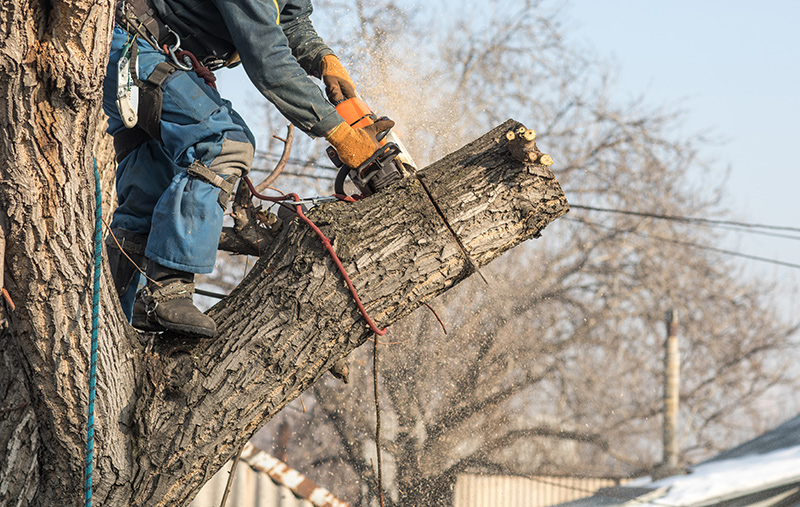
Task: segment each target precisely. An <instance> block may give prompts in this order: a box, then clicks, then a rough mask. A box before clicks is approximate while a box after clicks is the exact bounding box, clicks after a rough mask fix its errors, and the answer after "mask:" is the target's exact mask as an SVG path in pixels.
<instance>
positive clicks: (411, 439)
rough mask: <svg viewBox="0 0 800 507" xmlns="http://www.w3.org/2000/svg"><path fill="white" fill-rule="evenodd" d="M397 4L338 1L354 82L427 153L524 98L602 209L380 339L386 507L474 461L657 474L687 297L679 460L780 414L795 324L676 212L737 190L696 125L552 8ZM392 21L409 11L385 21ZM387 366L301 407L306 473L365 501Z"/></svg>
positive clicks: (358, 367) (716, 207)
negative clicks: (583, 45)
mask: <svg viewBox="0 0 800 507" xmlns="http://www.w3.org/2000/svg"><path fill="white" fill-rule="evenodd" d="M319 3H320V4H321V5H322V4H325V5H337V4H336V3H335V2H319ZM399 4H400V2H392V1H387V2H382V3H381V2H378V3H367V2H360V1H359V2H355V8H354V9H353V10H352V11H351V13H350V15H351V16H353V19H350V18H347V17H346V16H344V15H343V14H342V12H344V10H342V11H340V12H339V16H340V17H339V18H338V20H337V21H338V23H340V26H353V27H359V28H358V31H357V32H356V33H355V35H357V37H354V38H352V39H351V38H346V37H345V39H344V40H342V41H340V42H338V43H337V46H338V47H344V48H353V51H352V53H348V54H345V55H343V58H344V59H345V60H346V61H348V60H349V61H351V62H352V64H353V67H352V68H353V72H354V74H356V76H357V78H356V82H357V83H358V84H359V85H360V86H361V87H362V89H363V90H364V94H365V96H368V97H369V100H370V101H371V103H374V104H376V109H378V108H379V107H380V108H382V109H381V111H382V112H383V111H385V112H387V113H389V114H390V115H391V116H393V118H395V119H396V120H397V121H398V128H399V129H401V130H404V132H403V134H404V136H403V137H404V141H406V143H407V144H408V145H409V146H410V147H411V149H412V153H413V154H414V155H415V156H417V157H419V158H421V159H423V160H424V159H425V158H427V157H436V156H437V155H438V153H439V150H446V149H448V146H449V145H451V144H454V143H457V142H458V140H459V139H463V138H464V136H465V135H466V132H468V131H469V130H470V129H474V128H475V127H476V126H477V125H488V124H491V123H492V122H493V121H495V120H496V119H497V117H498V115H499V116H502V114H503V113H504V112H506V111H509V110H513V111H523V112H524V113H525V114H527V115H530V117H531V118H534V119H535V122H534V123H535V124H537V125H541V126H542V127H543V128H540V129H538V134H539V137H538V138H537V139H539V138H541V139H545V140H546V141H543V142H546V143H547V146H548V148H549V149H550V148H552V149H551V150H550V151H551V153H552V154H553V157H554V158H555V160H556V164H555V165H554V168H555V170H556V172H557V174H558V175H559V177H560V179H562V180H563V182H564V185H565V188H566V189H567V193H568V195H569V196H570V197H571V199H572V202H573V203H578V204H582V205H584V207H581V208H577V209H574V211H573V213H571V215H570V217H568V218H567V219H566V220H562V221H559V223H557V224H556V225H554V227H553V229H554V230H556V231H557V234H558V238H559V240H558V241H556V242H551V243H549V244H548V245H547V248H542V249H536V250H532V249H529V248H526V247H524V246H522V247H520V248H519V249H518V250H517V251H515V252H514V254H513V255H512V256H511V257H509V258H508V259H507V260H505V261H502V262H500V263H498V264H497V265H493V266H492V267H491V268H490V269H487V270H486V273H485V274H486V275H487V278H488V279H489V286H488V287H484V286H483V284H482V283H481V282H480V281H478V280H471V281H470V283H469V284H466V285H465V286H462V287H461V288H460V289H459V290H458V291H456V292H455V293H451V294H450V295H448V296H447V297H446V298H444V300H443V301H441V302H440V303H439V304H437V305H436V306H437V307H438V310H439V313H440V315H441V317H442V318H443V320H444V321H445V323H446V324H447V327H448V328H449V331H450V334H448V335H447V336H442V333H441V330H440V328H439V324H438V323H437V322H436V319H435V318H434V317H433V316H432V315H430V314H429V313H428V311H427V310H425V309H420V310H418V311H417V312H416V313H415V314H414V315H412V316H411V317H409V318H407V319H406V320H405V321H403V323H402V324H400V325H397V326H395V327H394V328H393V329H392V333H391V334H390V335H389V337H387V338H385V339H382V342H386V345H385V346H382V347H381V349H382V351H383V352H381V357H382V359H381V363H380V364H381V367H380V372H379V374H380V379H381V383H380V387H381V398H380V399H381V411H380V414H381V418H382V422H383V428H384V433H383V439H384V440H383V442H382V448H383V451H384V455H383V458H384V463H385V467H386V473H385V477H388V481H387V491H386V494H385V500H386V502H387V505H403V506H407V505H450V502H451V494H452V488H453V486H454V482H455V479H456V476H457V474H459V473H462V472H484V473H509V474H520V475H534V474H543V473H553V474H567V473H569V474H579V475H615V476H621V475H634V474H640V473H643V472H647V471H649V470H650V469H651V468H652V467H653V466H654V465H655V464H656V463H657V462H658V460H659V459H660V457H661V454H660V431H659V425H660V416H659V411H660V403H661V402H660V392H661V386H660V382H661V370H660V368H661V345H660V344H661V342H662V340H663V333H664V332H663V326H664V324H663V316H664V311H665V310H666V309H667V308H671V307H676V308H679V309H680V311H681V313H682V354H683V356H684V360H683V369H684V373H683V375H682V379H683V388H682V398H681V402H682V412H681V415H682V421H683V424H684V425H685V426H684V427H683V428H682V431H681V436H682V440H681V453H682V454H681V462H682V463H684V464H685V463H687V462H690V461H692V460H694V459H699V458H702V457H706V456H708V455H709V454H710V453H711V452H713V451H716V450H719V449H721V448H724V447H726V446H728V445H730V443H731V442H733V441H738V440H741V439H742V438H743V437H744V436H746V435H748V434H752V432H753V431H754V430H755V429H756V428H759V427H761V426H763V424H764V421H765V418H768V417H769V414H764V413H763V412H761V411H759V410H758V406H759V400H760V399H762V396H763V395H764V393H765V392H767V391H769V390H770V389H774V388H776V387H779V386H782V385H783V386H785V385H787V384H788V383H789V382H791V381H794V379H792V378H791V377H789V375H788V369H787V368H788V366H789V359H788V357H789V356H788V355H787V351H788V350H789V349H790V347H791V346H792V341H791V337H792V336H793V333H794V332H795V331H796V327H792V326H791V325H788V324H787V323H785V322H784V321H782V320H781V318H780V317H779V316H778V315H776V314H775V313H774V312H773V311H772V309H771V308H772V306H771V299H770V287H766V286H764V285H763V284H760V283H754V282H752V281H749V280H746V279H744V278H743V277H741V276H740V274H739V270H738V269H737V268H736V267H735V266H734V265H733V264H732V263H731V262H730V260H729V259H726V258H725V257H724V256H723V255H721V254H720V253H718V252H715V251H713V250H710V249H708V247H711V246H713V245H715V244H716V242H717V241H718V240H719V239H720V235H719V234H718V233H715V232H714V230H713V229H710V228H707V227H701V226H698V225H697V224H696V223H686V222H682V221H675V220H664V219H658V218H656V216H665V215H667V216H697V217H720V216H724V214H725V210H724V209H722V208H721V207H720V202H721V198H722V196H723V194H724V187H723V184H722V181H718V180H715V179H714V177H715V175H714V174H711V173H709V171H708V168H707V166H706V165H704V162H703V161H702V160H699V159H698V156H697V146H698V145H699V144H700V143H702V142H704V140H703V139H702V138H701V137H699V136H695V137H677V136H676V135H675V132H676V131H677V129H676V127H677V126H678V125H679V116H678V115H676V114H674V113H671V112H669V111H662V110H659V109H657V108H649V107H647V106H646V105H644V103H643V102H642V101H636V102H632V103H628V104H621V105H620V104H616V103H614V102H613V101H612V100H611V99H610V95H611V89H612V87H613V79H612V76H611V75H610V74H609V72H608V71H607V70H605V66H604V65H603V62H599V61H595V60H593V59H592V58H591V57H590V56H586V55H585V54H584V53H581V52H579V51H580V48H572V47H569V46H566V45H565V44H564V42H563V40H564V36H563V35H564V31H563V29H562V28H561V27H560V26H559V23H558V19H559V18H558V13H557V12H554V11H548V10H546V5H547V4H545V3H544V2H536V1H525V2H515V3H513V5H509V3H508V2H505V3H503V2H491V4H492V6H494V7H501V6H502V8H490V7H491V6H490V7H487V6H485V5H481V6H480V10H481V12H482V16H480V17H476V16H472V15H470V6H469V5H462V6H460V7H459V10H458V12H455V11H453V10H449V11H447V13H446V14H447V15H446V16H436V12H434V11H435V10H436V9H441V8H442V7H440V6H438V7H437V6H429V7H420V6H417V7H418V10H417V11H415V13H414V14H405V13H403V11H402V10H401V9H400V7H399ZM386 7H388V8H386ZM476 8H477V7H476ZM387 13H388V14H387ZM440 14H441V13H440ZM383 16H390V17H391V19H393V20H396V21H397V22H396V23H394V24H390V25H388V28H382V29H378V28H377V26H381V27H385V26H387V25H386V23H385V21H386V19H385V18H384V17H383ZM431 19H436V20H437V22H436V23H435V26H436V28H435V29H432V28H431V26H432V25H431V22H430V20H431ZM476 19H478V20H479V21H476ZM356 39H357V40H356ZM394 83H403V85H402V86H400V85H397V86H395V85H394ZM409 87H412V88H413V92H412V93H409ZM587 208H611V209H618V210H634V211H639V212H642V213H643V214H644V215H645V216H642V215H638V216H637V215H626V214H609V213H599V212H596V211H591V209H587ZM648 214H649V215H650V216H646V215H648ZM371 365H372V360H371V356H370V355H369V351H366V350H359V351H357V352H355V353H354V354H353V355H352V357H351V359H350V366H351V367H350V370H351V378H350V384H349V385H347V386H344V385H342V384H341V383H339V382H337V381H335V380H334V379H332V378H331V379H327V380H326V381H325V382H323V383H317V384H315V385H314V387H313V398H309V397H306V399H305V407H306V408H307V411H306V412H305V413H300V412H298V411H290V412H285V413H284V414H282V416H281V419H287V420H290V421H291V424H292V427H293V428H294V430H295V432H296V436H295V439H294V448H293V449H291V450H290V452H289V455H290V457H291V460H292V461H293V462H294V463H295V464H296V466H304V465H306V464H311V466H312V467H313V468H315V469H316V473H317V474H318V475H319V476H321V478H320V481H321V482H323V483H325V484H326V485H328V486H329V487H331V488H332V489H334V490H336V491H337V492H340V494H342V495H344V496H345V497H346V498H348V499H350V501H352V502H353V503H356V504H360V505H372V503H371V502H374V501H375V499H376V498H377V488H376V481H375V477H374V465H375V462H376V459H375V457H376V456H375V444H374V431H375V428H374V426H375V422H376V421H375V407H374V405H373V403H372V401H371V399H372V398H371V397H372V394H371V390H372V374H373V373H372V370H371ZM268 428H269V427H268ZM267 431H269V430H267ZM262 438H264V439H268V436H267V434H266V433H264V434H262Z"/></svg>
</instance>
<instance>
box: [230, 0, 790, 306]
mask: <svg viewBox="0 0 800 507" xmlns="http://www.w3.org/2000/svg"><path fill="white" fill-rule="evenodd" d="M462 1H477V0H462ZM481 1H484V0H481ZM506 1H507V2H509V4H510V5H513V2H516V1H520V0H506ZM408 3H409V4H410V3H411V2H408ZM502 4H503V2H502V1H501V2H497V3H494V2H493V3H492V4H491V5H502ZM545 4H546V5H549V6H551V7H554V6H558V5H562V4H563V5H564V8H563V11H562V13H563V17H562V22H563V24H564V28H565V32H566V34H567V35H568V38H571V40H572V41H573V42H574V43H575V44H578V45H580V46H581V47H587V48H590V49H592V50H594V51H595V52H596V54H597V56H598V57H600V58H603V59H608V60H609V62H610V63H611V64H613V65H614V66H615V67H616V68H617V69H618V76H619V81H618V88H617V93H618V96H619V98H620V100H625V99H626V98H629V97H638V96H644V97H645V98H646V102H647V104H649V105H650V106H653V107H655V106H659V105H667V106H674V107H676V108H679V109H681V110H683V111H685V113H684V116H683V119H684V126H685V130H684V132H683V133H684V134H685V135H690V134H691V133H695V132H700V131H706V132H710V133H711V134H713V136H714V137H715V138H717V139H719V140H720V143H719V144H717V145H708V146H707V147H706V148H704V149H703V151H702V153H701V155H703V156H704V158H706V159H709V160H712V161H713V166H714V167H716V168H717V169H718V171H717V173H718V174H720V176H722V175H724V173H725V169H728V168H729V169H730V177H729V180H728V185H727V188H728V199H727V201H726V202H725V204H726V206H727V208H728V209H730V210H731V212H732V213H733V218H734V219H737V220H741V221H746V222H754V223H761V224H774V225H785V226H793V227H800V195H798V192H800V151H798V150H796V148H797V147H798V145H800V128H799V127H798V122H800V92H798V90H799V89H800V28H798V20H800V0H762V1H760V2H753V1H745V0H672V1H669V2H655V1H647V0H569V2H566V3H565V2H559V1H557V0H552V1H549V2H545ZM444 5H447V4H444ZM445 8H446V7H445ZM454 8H457V7H454ZM219 77H220V90H221V91H222V93H223V95H226V96H229V97H230V98H231V99H232V100H233V101H234V103H235V105H236V107H237V109H238V110H240V111H241V112H242V113H243V116H245V119H247V120H248V122H249V123H251V124H252V125H253V126H254V127H255V126H256V125H257V124H258V122H257V121H254V115H257V112H258V110H259V108H258V107H253V105H254V104H257V103H261V101H262V100H263V99H260V97H259V96H258V94H257V93H256V92H255V90H254V89H253V88H252V87H251V86H249V85H248V83H247V78H246V77H245V76H244V73H243V72H241V70H237V71H235V72H221V73H219ZM793 234H794V235H795V236H800V233H793ZM722 246H723V247H724V248H727V249H731V250H736V251H740V252H742V253H746V254H750V255H756V256H760V257H767V258H770V259H776V260H781V261H784V262H789V263H794V264H800V241H798V240H790V239H775V238H765V237H763V236H756V235H751V234H747V235H741V234H737V235H732V236H731V237H730V239H729V240H728V241H727V242H726V243H725V244H724V245H722ZM741 263H742V265H745V266H748V269H749V272H750V273H751V274H756V273H757V274H758V275H759V276H763V277H765V278H767V279H769V280H770V281H775V280H779V281H780V283H781V284H782V286H783V290H782V293H784V294H787V295H789V294H791V293H792V292H793V291H798V287H800V269H792V268H785V267H777V266H773V265H769V264H762V263H757V262H754V261H745V260H743V261H741ZM784 303H785V305H786V307H787V309H788V310H789V312H790V313H792V314H793V315H794V318H795V320H797V319H800V311H797V309H798V307H800V300H798V299H797V298H795V299H792V298H787V299H786V300H785V301H784Z"/></svg>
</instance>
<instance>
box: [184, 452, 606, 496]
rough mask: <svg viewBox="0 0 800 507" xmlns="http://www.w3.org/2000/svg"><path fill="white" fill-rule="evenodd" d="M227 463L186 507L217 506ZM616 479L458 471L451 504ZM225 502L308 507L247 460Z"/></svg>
mask: <svg viewBox="0 0 800 507" xmlns="http://www.w3.org/2000/svg"><path fill="white" fill-rule="evenodd" d="M229 470H230V462H229V463H228V464H227V465H225V466H224V467H223V468H222V470H220V471H219V472H218V473H217V475H215V476H214V477H213V478H212V479H211V480H210V481H209V482H208V483H207V484H206V485H205V486H203V489H202V490H200V493H199V494H198V495H197V497H196V498H195V499H194V501H192V503H191V504H189V507H219V504H220V501H221V500H222V495H223V493H224V491H225V484H226V483H227V481H228V472H229ZM618 484H619V482H618V481H617V480H615V479H579V478H575V477H534V478H531V479H527V478H522V477H508V476H494V475H490V476H487V475H459V476H458V480H457V481H456V488H455V496H454V501H453V507H547V506H550V505H555V504H559V503H563V502H569V501H572V500H578V499H580V498H585V497H588V496H592V494H594V493H595V492H596V491H597V490H598V489H600V488H605V487H609V486H615V485H618ZM226 507H313V505H312V504H311V503H310V502H308V501H306V500H298V499H297V498H295V496H294V495H293V494H292V492H291V490H289V488H286V487H284V486H277V485H276V484H275V483H274V482H272V479H270V478H269V476H267V474H265V473H260V472H256V471H254V470H253V469H251V468H250V467H249V466H248V465H247V463H244V462H240V463H239V466H238V467H237V468H236V476H235V477H234V479H233V485H232V486H231V492H230V494H229V495H228V503H227V504H226Z"/></svg>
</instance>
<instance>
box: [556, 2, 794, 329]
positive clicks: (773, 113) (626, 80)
mask: <svg viewBox="0 0 800 507" xmlns="http://www.w3.org/2000/svg"><path fill="white" fill-rule="evenodd" d="M564 14H565V18H566V26H567V28H568V32H569V33H570V37H572V39H573V40H574V41H575V42H576V43H578V44H581V45H585V46H587V47H589V48H593V49H594V51H596V52H597V54H598V55H599V56H601V57H604V58H611V59H612V60H611V61H612V62H614V63H615V64H616V65H617V67H618V69H619V81H618V94H619V96H620V97H621V98H624V97H634V96H640V95H643V96H644V97H646V100H647V102H648V103H649V104H651V105H659V104H667V105H671V106H676V107H678V108H680V109H682V110H683V111H685V113H684V115H683V119H684V125H685V128H684V131H683V132H684V133H685V134H686V135H691V133H694V132H698V131H708V132H710V133H711V134H712V135H713V137H714V138H716V139H719V140H720V141H721V142H720V143H719V144H715V145H708V146H706V147H705V148H704V149H703V151H702V154H703V155H704V158H706V159H709V160H712V161H713V166H714V167H716V168H718V169H719V171H718V172H719V173H720V174H724V173H723V171H724V170H725V169H726V168H730V177H729V180H728V185H727V188H728V198H729V199H728V200H727V202H726V203H725V204H726V205H727V207H728V208H729V209H730V210H731V211H732V213H733V214H734V217H735V218H736V219H739V220H743V221H747V222H756V223H762V224H775V225H785V226H793V227H800V195H798V193H799V192H800V157H798V155H797V146H798V143H800V128H798V119H800V92H799V91H798V90H800V30H799V29H798V25H797V20H798V19H800V2H798V1H793V0H767V1H761V2H749V1H743V0H725V1H723V0H695V1H689V0H673V1H670V2H652V1H647V2H646V1H635V0H571V2H570V5H569V7H567V8H566V9H565V11H564ZM795 235H797V236H800V234H797V233H795ZM724 247H726V248H730V249H735V250H737V251H741V252H744V253H747V254H751V255H757V256H761V257H768V258H770V259H778V260H782V261H784V262H789V263H794V264H800V241H797V240H788V239H771V238H764V237H761V236H755V235H751V234H747V235H732V236H731V238H730V240H729V241H728V243H727V244H726V245H724ZM742 263H743V264H744V265H747V266H748V267H749V268H748V272H749V273H752V274H758V275H759V276H764V277H766V278H768V279H771V280H780V283H781V284H782V287H783V289H784V291H785V294H786V295H787V297H790V295H791V293H792V292H794V291H796V290H797V287H798V285H800V276H798V275H800V270H798V269H791V268H780V267H775V266H772V265H769V264H762V263H755V262H752V261H742ZM785 302H786V303H787V310H789V311H790V313H791V314H792V315H793V316H794V318H795V320H796V319H798V318H800V312H797V311H796V310H797V305H798V304H800V301H798V300H796V299H794V300H790V299H787V300H786V301H785Z"/></svg>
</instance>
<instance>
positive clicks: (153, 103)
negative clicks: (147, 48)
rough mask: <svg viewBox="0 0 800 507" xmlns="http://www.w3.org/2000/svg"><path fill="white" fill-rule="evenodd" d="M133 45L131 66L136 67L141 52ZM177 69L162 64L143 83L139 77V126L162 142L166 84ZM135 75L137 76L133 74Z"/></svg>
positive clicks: (137, 81)
mask: <svg viewBox="0 0 800 507" xmlns="http://www.w3.org/2000/svg"><path fill="white" fill-rule="evenodd" d="M136 47H137V46H136V45H135V44H134V45H133V51H132V54H131V65H136V59H137V55H138V54H139V52H138V51H137V50H136V49H135V48H136ZM176 70H177V69H176V68H175V65H173V64H172V63H170V62H161V63H159V64H158V65H156V68H155V69H153V72H152V73H151V74H150V76H148V78H147V79H145V80H144V81H141V80H140V79H139V78H138V76H137V77H135V78H134V79H135V80H136V86H138V87H139V90H140V91H139V122H138V126H139V127H141V128H142V129H143V130H144V131H145V132H147V133H148V134H149V135H150V137H152V138H153V139H155V140H157V141H160V140H161V107H162V105H163V103H164V90H163V86H164V82H165V81H166V80H167V78H168V77H169V76H170V75H172V73H174V72H175V71H176ZM132 75H135V74H132Z"/></svg>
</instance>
